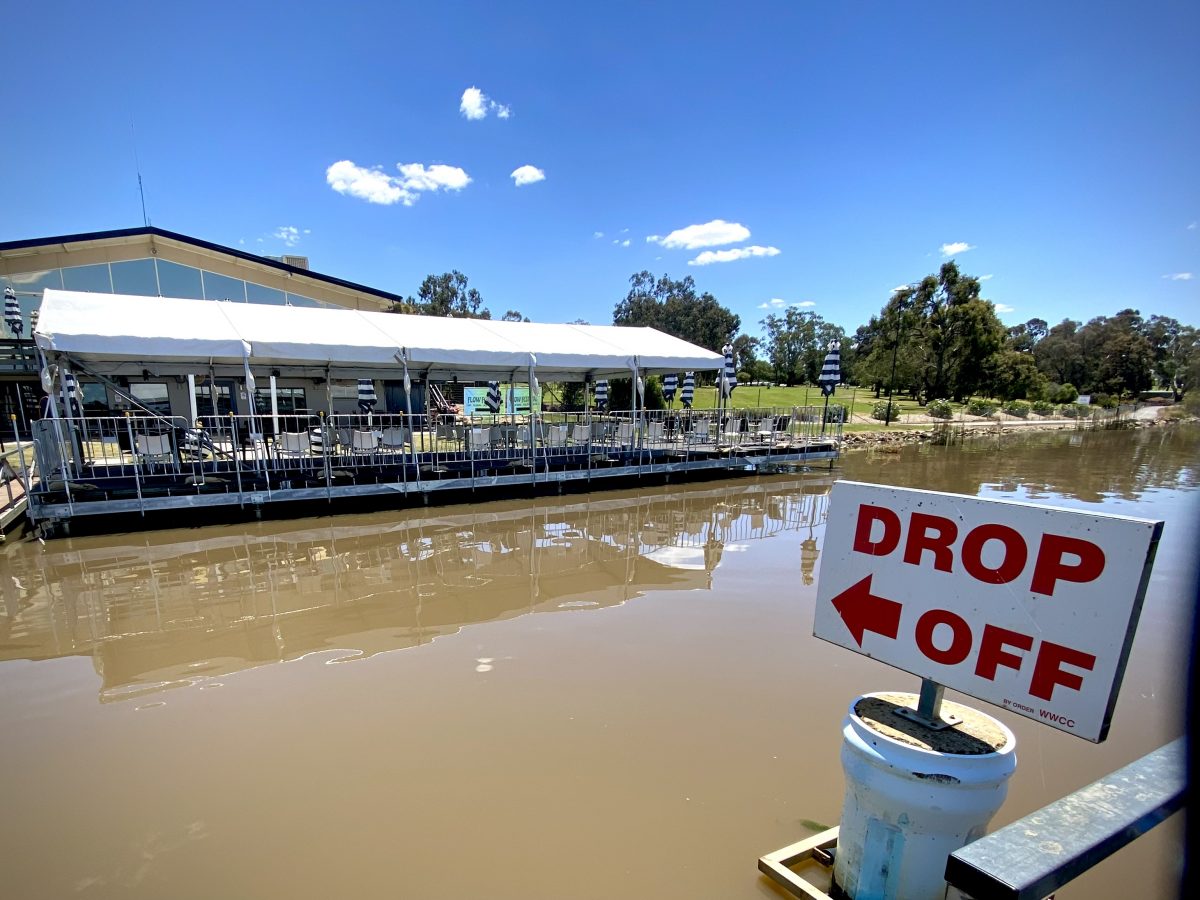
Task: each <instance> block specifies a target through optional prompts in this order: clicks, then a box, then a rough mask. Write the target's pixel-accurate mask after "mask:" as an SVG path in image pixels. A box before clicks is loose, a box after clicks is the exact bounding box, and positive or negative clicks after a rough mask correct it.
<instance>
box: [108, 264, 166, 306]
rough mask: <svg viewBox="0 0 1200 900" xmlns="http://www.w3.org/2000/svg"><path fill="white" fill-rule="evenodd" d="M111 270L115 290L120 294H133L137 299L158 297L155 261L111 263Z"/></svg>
mask: <svg viewBox="0 0 1200 900" xmlns="http://www.w3.org/2000/svg"><path fill="white" fill-rule="evenodd" d="M109 268H110V269H111V270H112V280H113V290H114V291H116V292H117V293H118V294H133V295H134V296H135V297H157V296H158V278H157V277H155V275H154V260H152V259H131V260H127V261H126V262H115V263H111V264H110V265H109Z"/></svg>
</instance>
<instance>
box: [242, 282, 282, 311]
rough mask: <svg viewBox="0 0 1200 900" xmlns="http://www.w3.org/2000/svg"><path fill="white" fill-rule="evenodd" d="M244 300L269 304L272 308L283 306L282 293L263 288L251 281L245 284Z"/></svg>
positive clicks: (273, 289)
mask: <svg viewBox="0 0 1200 900" xmlns="http://www.w3.org/2000/svg"><path fill="white" fill-rule="evenodd" d="M246 299H247V300H249V301H250V302H251V303H269V304H271V305H272V306H283V304H284V294H283V291H277V290H275V288H269V287H264V286H263V285H261V284H255V283H254V282H253V281H247V282H246Z"/></svg>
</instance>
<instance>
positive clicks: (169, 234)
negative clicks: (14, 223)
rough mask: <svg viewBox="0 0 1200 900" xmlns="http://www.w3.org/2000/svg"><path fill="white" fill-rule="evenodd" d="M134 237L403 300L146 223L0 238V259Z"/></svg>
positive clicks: (361, 285) (92, 245) (395, 295)
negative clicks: (55, 234) (223, 256)
mask: <svg viewBox="0 0 1200 900" xmlns="http://www.w3.org/2000/svg"><path fill="white" fill-rule="evenodd" d="M137 238H154V239H157V240H162V241H168V242H175V243H178V244H182V245H185V246H187V247H191V248H195V249H197V250H203V251H206V252H208V253H217V254H224V255H227V256H230V257H232V258H234V259H237V260H241V261H242V262H246V263H251V264H253V265H256V266H261V267H263V268H265V269H273V270H276V271H278V272H279V273H281V274H285V275H289V276H294V277H300V278H303V279H311V280H313V281H317V282H321V283H324V284H328V285H331V286H334V287H338V288H341V289H343V290H349V291H355V292H358V293H362V294H367V295H370V296H372V297H377V298H379V299H381V300H386V301H388V302H403V300H404V298H403V297H402V296H400V295H399V294H393V293H390V292H388V291H381V290H379V289H377V288H372V287H367V286H366V285H363V284H356V283H355V282H353V281H346V280H344V279H341V278H334V277H333V276H332V275H322V274H321V273H320V272H313V271H311V270H310V269H302V268H299V267H297V266H291V265H288V264H287V263H285V262H281V261H279V260H275V259H271V258H270V257H266V256H258V255H257V254H254V253H247V252H246V251H244V250H237V249H235V248H233V247H224V246H222V245H221V244H214V243H212V242H210V241H202V240H200V239H199V238H194V237H189V236H188V235H186V234H179V233H178V232H175V231H167V230H166V229H163V228H156V227H154V226H153V225H146V226H143V227H141V228H117V229H113V230H110V231H90V232H84V233H81V234H64V235H57V236H55V237H43V238H30V239H28V240H21V241H0V259H6V258H15V257H20V256H28V255H34V254H36V252H37V251H38V250H50V249H57V250H72V249H84V248H91V247H96V246H100V245H103V244H105V243H119V242H124V241H129V240H130V239H137Z"/></svg>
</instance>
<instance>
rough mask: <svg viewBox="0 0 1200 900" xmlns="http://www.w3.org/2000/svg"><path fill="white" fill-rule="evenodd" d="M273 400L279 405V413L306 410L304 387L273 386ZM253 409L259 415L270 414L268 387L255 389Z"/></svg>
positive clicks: (302, 411) (269, 390) (269, 392)
mask: <svg viewBox="0 0 1200 900" xmlns="http://www.w3.org/2000/svg"><path fill="white" fill-rule="evenodd" d="M275 402H276V404H277V405H278V407H279V412H280V414H283V413H305V412H308V405H307V402H306V400H305V397H304V388H301V387H277V388H275ZM254 410H255V412H257V413H259V414H260V415H270V414H271V389H270V388H256V389H255V391H254Z"/></svg>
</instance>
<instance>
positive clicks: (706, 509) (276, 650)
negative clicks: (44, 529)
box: [0, 476, 832, 701]
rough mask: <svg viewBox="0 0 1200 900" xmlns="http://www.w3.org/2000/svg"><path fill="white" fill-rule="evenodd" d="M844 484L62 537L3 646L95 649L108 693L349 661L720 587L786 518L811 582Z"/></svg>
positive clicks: (17, 650) (13, 582)
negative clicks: (304, 660) (289, 663)
mask: <svg viewBox="0 0 1200 900" xmlns="http://www.w3.org/2000/svg"><path fill="white" fill-rule="evenodd" d="M831 483H832V478H831V477H828V476H827V477H809V478H807V479H804V480H797V479H791V480H786V481H773V482H763V483H756V484H744V483H742V484H726V485H723V486H721V487H719V488H714V489H704V490H689V491H685V492H678V493H675V492H672V493H665V492H663V493H658V494H650V495H643V496H640V497H627V496H623V497H613V498H606V499H599V500H596V499H591V500H588V501H584V502H574V503H548V504H539V505H534V506H529V505H524V506H521V507H518V508H510V509H504V508H499V509H497V508H495V507H494V506H488V507H485V508H484V509H485V510H486V511H470V512H459V511H449V512H445V513H443V514H438V515H428V516H421V517H410V518H405V519H404V520H402V521H399V522H395V521H392V522H385V521H384V520H383V518H382V517H356V518H354V519H347V520H344V521H347V522H353V524H344V525H342V524H338V522H339V520H338V519H333V520H326V522H328V524H326V522H323V523H322V525H321V526H316V525H314V523H313V521H312V520H306V521H305V522H303V523H295V522H291V523H268V524H264V525H262V526H260V527H258V528H250V529H246V530H244V531H242V532H241V533H234V530H233V529H217V530H209V531H205V532H203V534H206V535H211V536H207V537H203V538H199V539H196V538H195V534H196V532H187V537H188V539H186V540H181V539H180V536H181V533H180V532H159V533H148V534H139V535H135V536H122V537H117V538H107V539H92V540H85V541H79V542H75V543H74V544H68V543H66V542H62V543H52V544H48V545H47V546H46V548H45V549H44V550H41V551H38V550H36V549H32V548H31V549H30V550H29V552H25V553H22V554H20V555H17V556H14V557H13V558H12V560H11V561H12V563H13V566H12V567H11V569H10V571H11V572H12V575H11V576H9V577H7V578H6V579H5V580H4V584H3V586H2V590H3V601H4V613H5V615H4V616H3V617H2V618H0V660H11V659H31V660H36V659H49V658H54V657H61V656H69V655H80V656H85V655H90V656H91V657H92V660H93V663H94V665H95V669H96V671H97V673H98V674H99V675H100V676H101V686H100V699H101V700H104V701H109V700H121V699H127V698H131V697H138V696H141V695H143V694H146V693H150V692H154V691H159V690H163V689H166V688H170V687H180V686H185V685H195V684H199V685H200V686H201V687H207V686H215V684H216V682H214V681H213V679H214V678H216V677H217V676H221V675H226V674H229V673H232V672H236V671H239V670H242V669H245V668H248V667H252V666H257V665H262V664H266V663H273V662H279V661H284V660H291V659H297V658H299V657H301V656H304V655H307V654H310V653H314V652H319V651H330V650H338V651H341V653H340V654H339V655H338V656H337V659H338V660H339V661H350V660H353V659H362V658H367V657H370V656H373V655H375V654H377V653H382V652H385V651H389V650H399V649H404V648H408V647H415V646H419V645H421V644H424V643H428V642H429V641H432V640H434V639H436V638H438V637H440V636H443V635H450V634H454V633H456V632H458V631H460V630H461V629H463V628H464V627H467V626H469V625H472V624H476V623H481V622H491V621H498V620H502V619H507V618H512V617H515V616H520V615H526V614H530V613H551V612H565V611H578V610H589V609H599V608H604V607H611V606H614V605H618V604H622V603H624V602H626V601H627V600H630V599H633V598H636V597H640V596H642V595H643V594H645V593H647V592H649V591H662V590H669V591H678V590H684V591H686V590H707V589H709V588H710V587H711V586H712V573H713V571H714V570H715V569H716V568H717V567H718V566H719V565H720V563H721V558H722V554H723V553H724V552H725V550H726V549H728V548H730V547H736V546H737V545H739V544H744V543H745V542H748V541H754V540H758V539H761V538H764V537H769V536H771V535H773V534H777V533H779V532H782V531H798V530H805V531H806V532H807V534H806V537H805V539H804V540H803V542H802V549H801V556H800V563H801V572H802V576H803V579H804V583H805V584H811V583H812V582H813V577H814V569H815V566H816V562H817V557H818V552H819V551H818V549H817V542H816V539H815V537H814V529H815V528H816V527H817V526H818V525H820V524H821V523H823V521H824V516H825V510H826V500H827V493H828V490H829V486H830V484H831ZM364 523H365V524H364ZM64 547H69V548H70V549H63V548H64ZM479 664H480V665H481V666H488V665H490V661H484V660H480V661H479Z"/></svg>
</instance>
